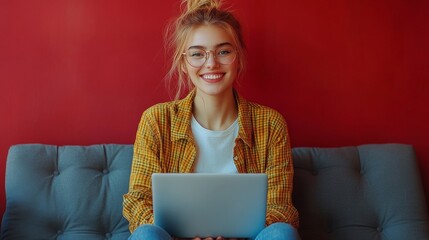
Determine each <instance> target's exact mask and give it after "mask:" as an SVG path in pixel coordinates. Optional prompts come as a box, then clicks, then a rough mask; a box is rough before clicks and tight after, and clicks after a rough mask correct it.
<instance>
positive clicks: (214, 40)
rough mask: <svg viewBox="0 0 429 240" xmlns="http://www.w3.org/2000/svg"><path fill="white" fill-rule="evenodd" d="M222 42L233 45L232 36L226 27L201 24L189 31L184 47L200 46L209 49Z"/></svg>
mask: <svg viewBox="0 0 429 240" xmlns="http://www.w3.org/2000/svg"><path fill="white" fill-rule="evenodd" d="M224 43H229V44H231V45H233V38H232V36H231V34H230V33H229V32H228V31H227V30H226V29H224V28H222V27H220V26H216V25H201V26H198V27H196V28H194V29H193V30H191V32H190V33H189V35H188V39H187V42H186V48H189V47H192V46H201V47H204V48H207V49H211V48H215V47H217V46H219V45H220V44H224Z"/></svg>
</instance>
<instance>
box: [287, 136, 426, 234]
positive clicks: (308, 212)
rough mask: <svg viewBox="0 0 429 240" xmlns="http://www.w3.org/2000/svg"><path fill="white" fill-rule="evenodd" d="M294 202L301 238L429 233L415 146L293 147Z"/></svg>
mask: <svg viewBox="0 0 429 240" xmlns="http://www.w3.org/2000/svg"><path fill="white" fill-rule="evenodd" d="M293 153H294V164H295V166H294V167H295V179H294V185H295V187H294V204H295V205H296V207H297V208H298V211H299V212H300V220H301V227H300V234H301V236H302V239H303V240H305V239H317V240H325V239H335V240H408V239H409V240H423V239H429V229H428V227H429V221H428V216H427V211H428V210H427V207H426V202H425V198H424V194H423V190H422V185H421V179H420V173H419V169H418V166H417V165H416V161H415V156H414V151H413V148H412V147H411V146H409V145H400V144H377V145H363V146H359V147H343V148H295V149H293Z"/></svg>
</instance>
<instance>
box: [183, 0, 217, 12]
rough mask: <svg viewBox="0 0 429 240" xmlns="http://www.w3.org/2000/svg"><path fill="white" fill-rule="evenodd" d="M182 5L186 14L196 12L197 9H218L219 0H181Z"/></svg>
mask: <svg viewBox="0 0 429 240" xmlns="http://www.w3.org/2000/svg"><path fill="white" fill-rule="evenodd" d="M182 4H183V5H184V4H186V11H185V14H186V13H190V12H193V11H196V10H198V9H207V8H208V9H210V8H216V9H218V8H220V5H221V0H183V1H182Z"/></svg>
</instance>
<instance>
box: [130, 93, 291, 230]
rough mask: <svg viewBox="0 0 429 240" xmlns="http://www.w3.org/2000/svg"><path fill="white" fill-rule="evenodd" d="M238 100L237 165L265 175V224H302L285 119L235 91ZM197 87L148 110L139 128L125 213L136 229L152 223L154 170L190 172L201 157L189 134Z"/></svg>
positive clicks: (133, 228) (242, 169) (246, 170)
mask: <svg viewBox="0 0 429 240" xmlns="http://www.w3.org/2000/svg"><path fill="white" fill-rule="evenodd" d="M234 94H235V98H236V101H237V103H238V124H239V132H238V137H237V139H236V141H235V146H234V155H233V156H234V163H235V165H236V167H237V170H238V172H240V173H267V175H268V196H267V216H266V224H267V225H270V224H272V223H274V222H286V223H289V224H291V225H293V226H295V227H297V226H298V222H299V221H298V212H297V210H296V209H295V207H294V206H293V205H292V198H291V194H292V180H293V164H292V156H291V148H290V144H289V135H288V131H287V126H286V122H285V121H284V119H283V117H282V116H281V115H280V114H279V113H278V112H277V111H275V110H273V109H271V108H268V107H264V106H261V105H258V104H255V103H251V102H248V101H246V100H245V99H243V98H242V97H240V96H239V95H238V94H237V93H236V92H234ZM194 97H195V90H194V91H192V92H191V93H189V95H188V96H187V97H186V98H184V99H182V100H178V101H172V102H168V103H161V104H158V105H155V106H153V107H151V108H149V109H147V110H146V111H145V112H144V113H143V115H142V117H141V121H140V124H139V127H138V130H137V136H136V141H135V144H134V157H133V163H132V169H131V176H130V185H129V192H128V193H127V194H125V195H124V203H123V205H124V209H123V214H124V216H125V218H126V219H128V221H129V223H130V225H129V228H130V230H131V232H133V231H134V230H135V229H136V228H137V227H138V226H140V225H142V224H153V210H152V189H151V175H152V173H191V172H193V171H194V162H195V159H196V157H197V149H196V144H195V142H194V139H193V135H192V132H191V124H190V123H191V117H192V105H193V100H194Z"/></svg>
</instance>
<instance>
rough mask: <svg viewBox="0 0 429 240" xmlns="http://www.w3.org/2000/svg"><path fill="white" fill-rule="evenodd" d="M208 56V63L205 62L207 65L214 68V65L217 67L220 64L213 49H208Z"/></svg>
mask: <svg viewBox="0 0 429 240" xmlns="http://www.w3.org/2000/svg"><path fill="white" fill-rule="evenodd" d="M206 57H207V59H206V64H205V65H206V67H208V68H213V67H217V66H218V65H219V63H218V62H217V60H216V57H215V54H214V52H213V51H207V55H206Z"/></svg>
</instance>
